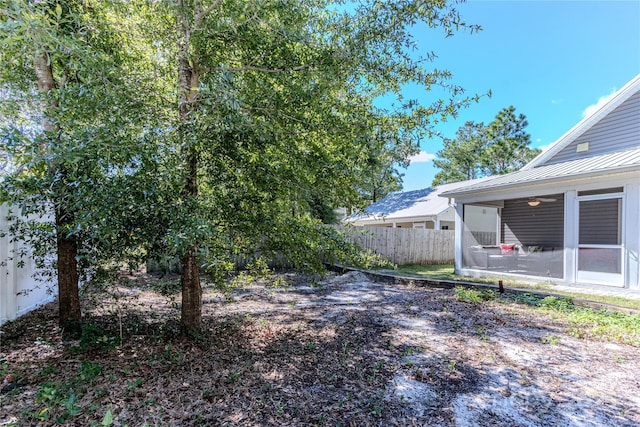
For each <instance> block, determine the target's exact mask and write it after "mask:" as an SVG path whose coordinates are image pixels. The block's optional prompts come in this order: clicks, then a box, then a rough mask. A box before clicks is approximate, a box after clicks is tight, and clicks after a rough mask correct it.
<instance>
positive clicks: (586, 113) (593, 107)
mask: <svg viewBox="0 0 640 427" xmlns="http://www.w3.org/2000/svg"><path fill="white" fill-rule="evenodd" d="M615 93H616V90H615V89H613V90H612V91H611V93H610V94H609V95H605V96H601V97H600V98H598V102H596V103H595V104H592V105H589V106H588V107H587V108H585V109H584V111H583V112H582V118H585V117H588V116H590V115H592V114H593V113H595V112H596V111H598V110H599V109H600V107H602V106H603V105H604V104H606V103H607V101H609V100H610V99H611V98H612V97H613V95H614V94H615Z"/></svg>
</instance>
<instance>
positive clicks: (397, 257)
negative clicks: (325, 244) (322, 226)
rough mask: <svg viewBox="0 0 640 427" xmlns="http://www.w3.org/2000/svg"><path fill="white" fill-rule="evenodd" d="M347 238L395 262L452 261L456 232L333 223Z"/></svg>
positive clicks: (447, 262)
mask: <svg viewBox="0 0 640 427" xmlns="http://www.w3.org/2000/svg"><path fill="white" fill-rule="evenodd" d="M334 227H335V228H336V229H338V230H340V231H343V232H345V233H346V235H347V236H348V240H349V241H351V242H352V243H355V244H357V245H359V246H361V247H362V248H364V249H370V250H371V251H373V252H375V253H377V254H379V255H380V256H382V257H383V258H386V259H388V260H389V261H391V262H393V263H394V264H397V265H406V264H422V265H424V264H453V259H454V248H455V232H454V231H453V230H429V229H420V228H390V227H354V226H347V227H345V226H334Z"/></svg>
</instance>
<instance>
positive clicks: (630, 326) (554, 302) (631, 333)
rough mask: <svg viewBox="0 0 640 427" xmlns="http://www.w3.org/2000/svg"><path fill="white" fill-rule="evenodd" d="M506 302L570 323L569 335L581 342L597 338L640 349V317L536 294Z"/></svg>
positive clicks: (517, 297) (514, 297)
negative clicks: (579, 339)
mask: <svg viewBox="0 0 640 427" xmlns="http://www.w3.org/2000/svg"><path fill="white" fill-rule="evenodd" d="M503 298H504V299H506V300H509V301H513V302H517V303H521V304H527V305H531V306H534V307H536V308H537V309H540V310H544V311H546V312H549V313H552V314H553V315H554V316H556V317H558V318H560V319H562V320H564V321H566V322H568V323H569V324H570V325H571V326H570V327H569V330H568V332H569V334H571V335H573V336H576V337H578V338H584V337H594V338H600V339H605V340H608V341H615V342H622V343H626V344H631V345H640V315H637V314H625V313H620V312H617V311H612V310H595V309H592V308H589V307H583V306H580V305H576V304H574V303H573V301H572V300H571V299H570V298H558V297H552V296H549V297H545V298H542V297H540V296H538V295H533V294H518V295H505V296H503ZM551 344H553V343H551Z"/></svg>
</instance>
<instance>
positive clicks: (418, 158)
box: [409, 151, 436, 163]
mask: <svg viewBox="0 0 640 427" xmlns="http://www.w3.org/2000/svg"><path fill="white" fill-rule="evenodd" d="M435 158H436V156H435V154H429V153H427V152H426V151H421V152H419V153H418V154H415V155H413V156H411V157H409V161H410V162H411V163H425V162H430V161H431V160H433V159H435Z"/></svg>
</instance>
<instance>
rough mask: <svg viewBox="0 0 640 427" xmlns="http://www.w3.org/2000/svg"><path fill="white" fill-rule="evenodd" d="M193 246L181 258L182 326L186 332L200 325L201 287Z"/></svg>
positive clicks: (194, 329)
mask: <svg viewBox="0 0 640 427" xmlns="http://www.w3.org/2000/svg"><path fill="white" fill-rule="evenodd" d="M195 250H196V248H195V247H191V248H190V249H189V251H188V252H187V254H186V255H185V256H184V257H183V258H182V276H181V277H180V284H181V286H182V313H181V314H182V319H181V323H182V328H183V329H184V330H185V331H187V332H193V331H197V330H199V329H200V326H201V325H202V287H201V285H200V271H199V270H200V269H199V267H198V260H197V258H196V255H195Z"/></svg>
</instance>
